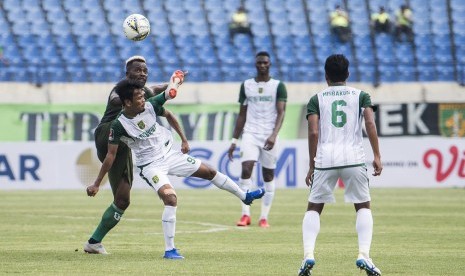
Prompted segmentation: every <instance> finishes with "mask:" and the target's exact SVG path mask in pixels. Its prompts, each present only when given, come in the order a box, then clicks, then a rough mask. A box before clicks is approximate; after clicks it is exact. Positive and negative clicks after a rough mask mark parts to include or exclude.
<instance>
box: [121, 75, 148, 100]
mask: <svg viewBox="0 0 465 276" xmlns="http://www.w3.org/2000/svg"><path fill="white" fill-rule="evenodd" d="M140 88H142V87H141V86H140V85H137V84H136V83H135V82H133V81H130V80H126V79H124V80H122V81H120V82H118V83H117V84H116V87H115V92H116V94H118V96H119V98H120V99H121V101H122V102H123V103H124V101H125V100H130V101H132V98H133V96H134V90H136V89H140Z"/></svg>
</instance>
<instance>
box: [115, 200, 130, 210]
mask: <svg viewBox="0 0 465 276" xmlns="http://www.w3.org/2000/svg"><path fill="white" fill-rule="evenodd" d="M130 204H131V201H130V200H129V199H126V198H117V199H115V205H116V207H118V208H119V209H121V210H123V211H124V210H126V209H127V208H128V207H129V205H130Z"/></svg>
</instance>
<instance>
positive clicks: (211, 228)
mask: <svg viewBox="0 0 465 276" xmlns="http://www.w3.org/2000/svg"><path fill="white" fill-rule="evenodd" d="M45 217H49V218H58V219H71V220H76V219H83V220H89V219H95V217H83V216H57V215H46V216H45ZM123 221H124V222H126V221H128V222H137V221H151V222H155V221H158V222H159V221H160V220H156V219H140V218H123ZM176 224H178V225H180V224H191V225H199V226H203V227H205V228H206V229H199V230H184V231H182V230H181V231H179V230H177V231H176V234H194V233H215V232H221V231H228V230H231V229H238V228H239V227H235V226H231V225H223V224H217V223H209V222H201V221H182V220H177V221H176ZM242 228H244V229H245V228H247V227H242ZM242 228H240V229H242ZM70 232H71V231H70ZM121 234H122V235H140V233H133V232H129V233H121ZM112 235H118V234H117V233H113V234H112ZM145 235H163V232H148V233H145Z"/></svg>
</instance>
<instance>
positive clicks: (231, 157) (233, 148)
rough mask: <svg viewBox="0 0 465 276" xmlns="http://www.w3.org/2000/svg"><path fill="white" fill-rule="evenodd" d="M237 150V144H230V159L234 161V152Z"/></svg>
mask: <svg viewBox="0 0 465 276" xmlns="http://www.w3.org/2000/svg"><path fill="white" fill-rule="evenodd" d="M235 150H236V144H231V146H229V149H228V157H229V161H233V154H234V151H235Z"/></svg>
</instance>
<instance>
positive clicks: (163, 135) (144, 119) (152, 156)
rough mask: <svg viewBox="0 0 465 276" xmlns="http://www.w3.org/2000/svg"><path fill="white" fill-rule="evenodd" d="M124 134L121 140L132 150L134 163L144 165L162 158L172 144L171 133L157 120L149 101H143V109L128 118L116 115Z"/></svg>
mask: <svg viewBox="0 0 465 276" xmlns="http://www.w3.org/2000/svg"><path fill="white" fill-rule="evenodd" d="M118 121H119V122H120V123H121V125H122V126H123V128H124V130H125V131H126V134H127V135H128V136H129V137H127V136H125V135H123V136H121V141H123V142H124V143H126V144H127V145H128V147H129V148H131V150H132V151H133V152H134V156H135V164H136V165H137V166H142V165H146V164H148V163H151V162H153V161H156V160H160V159H162V158H163V157H164V156H165V154H166V153H167V152H168V151H169V149H170V148H171V146H172V144H173V134H172V133H171V131H170V130H168V129H167V128H165V127H164V126H162V125H160V124H159V123H158V122H157V115H156V114H155V110H154V108H153V106H152V104H151V103H148V102H146V103H145V110H144V111H143V112H142V113H139V114H138V115H137V116H136V117H134V118H132V119H129V118H127V117H126V116H124V115H123V114H122V115H121V116H119V117H118Z"/></svg>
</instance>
